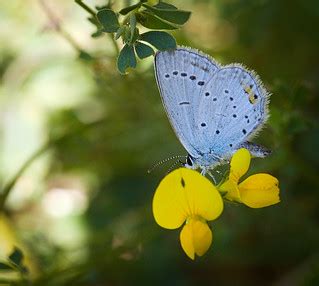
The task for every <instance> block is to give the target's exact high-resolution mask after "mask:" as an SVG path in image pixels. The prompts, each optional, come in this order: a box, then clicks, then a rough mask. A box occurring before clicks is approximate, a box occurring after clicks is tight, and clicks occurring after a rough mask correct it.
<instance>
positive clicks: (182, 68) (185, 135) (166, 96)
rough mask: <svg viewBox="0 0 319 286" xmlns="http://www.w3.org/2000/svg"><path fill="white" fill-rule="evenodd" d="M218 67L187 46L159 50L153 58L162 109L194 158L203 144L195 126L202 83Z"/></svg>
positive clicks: (210, 76) (202, 149) (200, 150)
mask: <svg viewBox="0 0 319 286" xmlns="http://www.w3.org/2000/svg"><path fill="white" fill-rule="evenodd" d="M217 70H218V65H217V64H215V63H214V62H213V61H212V60H210V59H209V58H208V57H206V56H205V55H202V54H199V53H198V52H197V51H195V50H191V49H187V48H178V49H176V50H174V51H168V52H159V53H157V54H156V57H155V73H156V80H157V84H158V86H159V89H160V94H161V98H162V101H163V105H164V108H165V110H166V112H167V115H168V118H169V120H170V122H171V125H172V127H173V129H174V130H175V133H176V134H177V136H178V138H179V140H180V141H181V143H182V144H183V146H184V147H185V149H186V150H187V151H188V153H189V154H190V155H191V156H193V157H198V155H199V153H201V152H202V151H204V147H205V146H204V145H205V143H204V142H203V140H202V139H201V138H199V131H200V130H199V129H198V128H197V125H196V124H197V118H196V117H197V116H198V109H199V105H200V102H201V97H200V95H201V94H202V93H203V90H204V86H203V83H205V82H207V81H208V80H209V79H210V78H212V76H213V74H214V73H215V72H216V71H217Z"/></svg>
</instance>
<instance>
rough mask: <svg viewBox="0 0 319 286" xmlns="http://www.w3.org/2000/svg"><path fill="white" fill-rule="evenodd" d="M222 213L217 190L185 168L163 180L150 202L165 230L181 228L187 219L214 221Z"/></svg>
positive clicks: (203, 178)
mask: <svg viewBox="0 0 319 286" xmlns="http://www.w3.org/2000/svg"><path fill="white" fill-rule="evenodd" d="M222 210H223V200H222V198H221V196H220V194H219V193H218V191H217V189H216V187H215V186H214V185H213V184H212V183H211V182H210V181H209V180H208V179H207V178H205V177H203V176H202V175H200V174H199V173H198V172H196V171H194V170H190V169H186V168H179V169H177V170H175V171H173V172H171V173H170V174H168V175H167V176H166V177H164V179H163V180H162V181H161V183H160V184H159V186H158V187H157V189H156V192H155V195H154V198H153V215H154V218H155V220H156V222H157V223H158V224H159V225H160V226H162V227H164V228H168V229H174V228H178V227H180V226H181V225H182V224H183V222H184V221H185V220H186V218H187V217H193V216H200V217H202V218H204V219H205V220H213V219H215V218H217V217H218V216H219V215H220V214H221V212H222Z"/></svg>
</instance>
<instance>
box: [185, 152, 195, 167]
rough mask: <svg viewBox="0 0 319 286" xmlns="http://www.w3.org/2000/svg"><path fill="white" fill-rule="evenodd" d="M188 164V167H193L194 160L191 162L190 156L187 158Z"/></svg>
mask: <svg viewBox="0 0 319 286" xmlns="http://www.w3.org/2000/svg"><path fill="white" fill-rule="evenodd" d="M186 163H187V165H188V166H193V162H192V160H191V158H190V156H189V155H188V156H187V159H186Z"/></svg>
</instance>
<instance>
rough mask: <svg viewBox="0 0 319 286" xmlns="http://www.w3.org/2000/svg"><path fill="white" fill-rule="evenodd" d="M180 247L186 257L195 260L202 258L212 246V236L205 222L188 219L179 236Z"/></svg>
mask: <svg viewBox="0 0 319 286" xmlns="http://www.w3.org/2000/svg"><path fill="white" fill-rule="evenodd" d="M180 240H181V245H182V248H183V250H184V251H185V253H186V254H187V256H188V257H189V258H191V259H194V258H195V254H197V255H198V256H202V255H204V254H205V253H206V251H207V250H208V249H209V247H210V245H211V244H212V240H213V234H212V232H211V230H210V229H209V227H208V225H207V223H206V222H204V221H202V220H200V219H196V218H195V219H190V220H189V221H188V223H187V224H186V225H185V226H184V227H183V229H182V231H181V234H180Z"/></svg>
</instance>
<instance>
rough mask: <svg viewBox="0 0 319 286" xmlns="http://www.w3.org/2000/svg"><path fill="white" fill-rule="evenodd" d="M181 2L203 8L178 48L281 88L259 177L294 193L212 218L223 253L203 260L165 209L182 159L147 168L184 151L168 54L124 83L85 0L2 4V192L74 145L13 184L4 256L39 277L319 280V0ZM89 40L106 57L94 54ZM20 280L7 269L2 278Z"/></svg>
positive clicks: (3, 220)
mask: <svg viewBox="0 0 319 286" xmlns="http://www.w3.org/2000/svg"><path fill="white" fill-rule="evenodd" d="M115 2H116V5H118V6H117V7H122V6H123V2H127V1H123V2H122V1H115ZM87 3H88V4H90V5H95V4H103V1H89V0H88V1H87ZM171 3H173V4H174V5H176V6H178V7H179V8H182V9H185V10H190V11H192V16H191V19H190V21H189V22H188V23H187V24H186V25H185V26H184V27H183V29H182V30H180V31H178V32H174V36H175V37H176V39H177V41H178V43H179V44H183V45H187V46H192V47H194V48H198V49H201V50H203V51H204V52H207V53H209V54H210V55H212V56H213V57H215V58H216V59H218V60H219V61H220V62H221V63H224V64H228V63H231V62H240V63H244V64H245V65H246V66H248V67H249V68H251V69H254V70H255V71H256V72H257V73H258V74H259V75H260V77H261V78H262V80H263V82H264V83H265V85H266V86H267V89H268V90H269V91H271V93H272V94H273V95H272V97H271V103H270V112H271V118H270V120H269V123H268V124H267V126H266V128H265V129H264V130H263V132H262V133H261V134H260V136H259V137H258V138H257V139H256V140H255V141H256V142H260V143H262V144H264V145H266V146H268V147H269V148H271V149H272V150H273V154H272V155H271V156H270V157H269V158H267V159H264V160H260V159H256V160H254V161H253V168H252V169H251V173H255V172H268V173H270V174H272V175H274V176H276V177H277V178H278V179H279V181H280V188H281V199H282V202H281V203H280V204H278V205H276V206H273V207H269V208H265V209H256V210H254V209H249V208H247V207H245V206H242V205H239V206H237V205H233V204H226V206H225V210H224V212H223V214H222V216H221V217H220V218H219V219H218V220H216V221H214V222H213V223H212V229H213V235H214V241H213V245H212V247H211V249H210V250H209V251H208V253H207V254H206V255H205V256H204V257H202V258H198V259H196V260H195V261H191V260H189V259H188V258H187V257H186V255H185V254H184V253H183V251H182V249H181V247H180V245H179V231H169V230H164V229H161V228H160V227H159V226H158V225H156V223H155V221H154V220H153V216H152V210H151V203H152V196H153V194H154V190H155V188H156V186H157V184H158V183H159V181H160V180H161V178H162V177H163V176H164V175H165V174H166V171H167V170H168V169H169V166H170V165H169V164H168V165H165V166H162V167H161V168H159V169H156V170H155V171H154V172H153V173H151V174H147V170H148V168H149V167H151V166H152V165H153V164H154V163H156V162H158V161H159V160H161V159H163V158H167V157H169V156H171V155H184V154H185V151H184V150H183V148H182V147H181V145H180V143H179V142H178V140H177V138H176V137H175V135H174V133H173V131H172V129H171V127H170V125H169V122H168V120H167V118H166V115H165V113H164V110H163V107H162V104H161V101H160V97H159V93H158V90H157V86H156V83H155V80H154V72H153V67H152V65H153V63H152V60H153V59H149V60H146V61H143V62H140V63H139V65H138V69H137V70H134V71H132V72H131V73H130V74H129V75H128V76H121V75H120V74H119V73H118V72H117V70H116V52H115V50H114V46H113V45H112V42H111V41H110V39H109V38H108V37H106V36H105V37H102V38H99V39H92V38H91V37H90V34H91V33H93V32H94V27H93V26H92V25H91V24H90V23H89V22H88V21H87V20H86V18H87V16H88V15H87V13H86V12H85V11H83V10H82V9H81V8H80V7H79V6H77V5H76V4H75V3H74V2H73V1H71V0H69V1H63V0H56V1H49V0H47V1H18V0H11V1H1V3H0V117H1V120H0V183H1V185H2V186H3V185H4V184H5V183H6V182H8V181H9V180H10V178H12V176H13V175H14V174H15V172H16V171H17V170H18V168H19V167H20V166H21V165H22V164H23V162H25V161H26V160H27V159H28V158H29V157H30V156H31V155H32V154H33V153H34V152H35V151H36V150H38V149H39V148H40V147H41V146H42V145H43V144H44V143H45V142H47V141H48V140H54V138H59V136H62V138H60V140H57V141H56V142H55V143H54V144H53V145H52V147H51V148H50V149H49V150H48V151H46V152H45V153H43V154H42V156H40V157H39V158H38V159H37V160H35V161H34V162H33V163H32V164H31V165H30V167H29V168H28V169H27V170H26V172H24V173H23V175H22V176H21V177H20V178H19V180H18V181H17V184H16V185H15V187H14V189H13V190H12V192H11V193H10V196H9V200H8V201H7V204H6V207H5V214H4V215H2V216H1V217H0V260H1V261H4V260H5V259H6V257H7V255H8V253H10V251H11V250H12V247H13V245H18V246H19V247H20V248H21V249H22V250H23V252H24V254H25V256H26V264H27V266H28V268H29V269H30V277H31V279H32V280H33V282H32V283H33V284H34V285H88V286H91V285H92V286H93V285H94V286H95V285H96V286H97V285H150V284H151V285H289V286H290V285H319V247H318V244H319V223H318V222H319V176H318V168H319V152H318V148H319V112H318V110H319V33H318V27H319V3H318V1H315V0H308V1H304V0H299V1H298V0H290V1H288V0H246V1H244V0H214V1H213V0H212V1H207V0H206V1H204V0H201V1H191V0H187V1H181V0H176V1H171ZM48 10H49V12H51V13H53V15H55V17H56V19H55V20H56V22H54V21H52V19H50V17H48V16H49V15H48ZM51 16H52V15H51ZM57 24H59V25H60V26H61V31H56V29H55V28H56V25H57ZM66 33H67V34H66ZM69 36H71V38H72V39H73V40H74V41H75V43H76V44H74V43H73V44H72V43H71V42H70V39H67V38H68V37H69ZM119 44H120V43H119ZM77 46H78V47H80V48H81V49H83V50H85V51H86V52H88V53H91V54H92V55H99V59H98V60H95V61H88V60H83V59H81V58H79V57H78V51H77V50H76V48H77ZM63 134H67V135H66V136H63ZM10 275H11V274H10V273H7V272H5V271H0V285H1V280H2V278H3V277H4V278H3V279H7V277H9V278H10V277H11V276H10ZM3 285H5V284H3Z"/></svg>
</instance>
